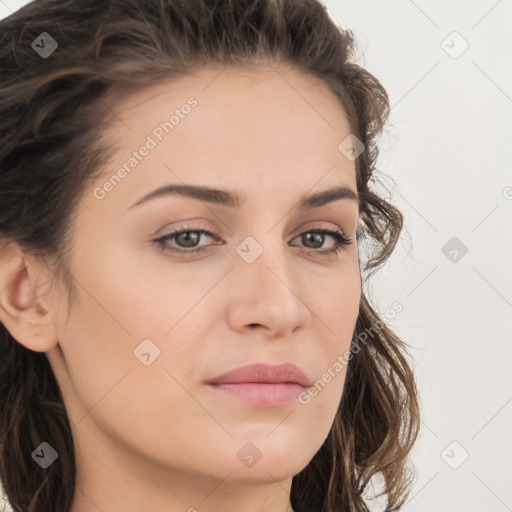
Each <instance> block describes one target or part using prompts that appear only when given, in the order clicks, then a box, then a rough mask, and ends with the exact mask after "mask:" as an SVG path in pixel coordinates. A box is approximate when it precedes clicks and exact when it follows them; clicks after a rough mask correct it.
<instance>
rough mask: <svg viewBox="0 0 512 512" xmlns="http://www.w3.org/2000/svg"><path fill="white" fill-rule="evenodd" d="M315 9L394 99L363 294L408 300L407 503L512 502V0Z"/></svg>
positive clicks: (443, 510) (497, 508) (494, 507)
mask: <svg viewBox="0 0 512 512" xmlns="http://www.w3.org/2000/svg"><path fill="white" fill-rule="evenodd" d="M84 1H86V0H84ZM26 3H27V2H26V1H24V0H0V17H4V16H7V15H8V14H10V13H11V11H14V10H16V9H18V8H19V7H21V6H22V5H24V4H26ZM323 3H324V4H325V5H326V6H327V7H328V9H329V12H330V14H331V16H332V18H333V19H334V21H335V22H336V23H337V24H338V25H340V26H341V27H342V28H348V29H351V30H352V31H353V32H354V34H355V35H356V38H357V40H358V42H359V48H360V53H359V56H358V62H359V63H360V64H362V65H363V66H364V67H366V68H367V69H368V70H369V71H370V72H371V73H372V74H374V75H375V76H376V77H377V78H378V79H379V80H380V81H381V83H382V84H383V85H384V87H385V88H386V89H387V91H388V93H389V95H390V103H391V106H392V110H391V117H390V123H389V125H388V128H387V130H386V132H385V133H384V135H383V137H382V139H381V150H380V156H379V161H378V170H379V172H380V177H381V181H382V182H383V183H384V184H386V185H387V186H388V188H389V190H390V196H391V201H392V202H393V203H394V204H396V205H397V206H398V207H399V208H400V209H401V211H402V212H403V214H404V216H405V229H404V232H403V235H402V238H401V241H400V242H399V244H398V246H397V249H396V251H395V253H394V254H393V256H392V257H391V259H390V260H389V262H388V263H387V264H386V265H385V266H384V267H383V268H382V269H381V270H380V271H379V272H378V273H377V274H376V275H375V276H374V277H373V281H372V285H371V290H367V293H369V294H370V298H371V300H372V302H373V304H374V306H375V307H376V309H378V310H379V311H381V312H383V311H386V310H388V309H389V308H390V307H391V305H392V304H393V303H394V302H396V301H399V302H400V303H401V304H402V305H403V310H402V311H401V312H400V313H399V314H398V315H397V316H396V317H395V318H394V319H392V320H390V321H389V323H390V326H391V327H392V328H393V329H394V330H395V331H396V332H397V333H398V334H399V335H400V336H401V337H402V339H404V340H405V341H406V342H407V343H408V344H409V345H410V346H411V347H412V348H411V354H412V356H413V359H414V361H415V369H416V374H417V377H418V383H419V387H420V392H421V405H422V412H423V420H422V432H421V435H420V439H419V441H418V443H417V445H416V448H415V450H414V452H413V458H412V462H413V463H414V466H415V468H416V470H415V471H416V482H415V485H414V487H413V489H412V492H411V496H410V499H409V501H408V502H407V504H406V506H405V507H404V509H403V510H404V511H405V512H434V511H435V512H473V511H475V512H476V511H478V512H484V511H485V512H505V511H507V510H512V485H511V484H512V469H511V461H512V441H511V434H512V377H511V374H512V372H511V367H512V348H511V346H512V345H511V339H512V270H511V267H512V157H511V156H510V155H511V153H510V147H511V145H512V122H511V120H512V0H500V1H496V0H485V1H484V0H482V1H476V0H473V1H471V2H467V1H466V2H463V1H452V2H446V1H441V0H430V1H428V2H427V1H426V0H422V1H420V0H417V1H413V0H391V1H387V2H383V1H379V0H351V1H341V0H323ZM453 32H457V33H458V34H453ZM466 44H468V45H469V46H468V48H467V49H466V50H465V51H464V52H463V53H461V51H462V50H463V49H464V47H465V45H466ZM459 53H460V55H459ZM453 237H456V238H457V239H458V241H457V242H456V243H457V244H459V247H456V246H454V247H450V246H449V247H448V248H447V249H446V250H445V252H446V253H447V254H448V256H446V255H445V254H444V253H443V251H442V249H443V247H444V246H445V244H447V242H448V241H449V240H450V239H452V238H453ZM460 244H464V245H465V246H466V247H467V253H465V254H463V253H462V252H461V250H460V247H461V245H460ZM454 250H455V251H456V253H455V252H453V251H454ZM454 258H456V260H455V261H452V260H453V259H454ZM454 442H455V444H453V443H454ZM465 456H467V459H466V460H464V457H465ZM463 460H464V461H463ZM375 509H376V510H377V509H378V507H375Z"/></svg>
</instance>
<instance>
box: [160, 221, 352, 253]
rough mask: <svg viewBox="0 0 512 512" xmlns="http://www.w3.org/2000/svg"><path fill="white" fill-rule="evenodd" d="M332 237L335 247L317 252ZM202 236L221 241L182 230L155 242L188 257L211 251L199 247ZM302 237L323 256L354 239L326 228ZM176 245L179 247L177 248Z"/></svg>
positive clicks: (204, 232)
mask: <svg viewBox="0 0 512 512" xmlns="http://www.w3.org/2000/svg"><path fill="white" fill-rule="evenodd" d="M326 235H327V236H328V237H331V238H332V239H333V240H334V246H333V247H331V248H330V249H324V250H317V249H319V248H320V247H321V246H322V245H324V243H325V237H326ZM202 236H206V237H209V238H215V239H217V240H219V238H218V235H216V234H215V233H212V232H210V231H207V230H206V229H202V228H195V227H190V228H181V229H177V230H175V231H172V232H171V233H168V234H166V235H163V236H161V237H159V238H157V239H155V240H153V242H154V243H155V244H156V245H157V246H158V247H159V248H160V249H161V250H162V251H164V252H171V253H175V254H181V255H185V256H186V255H188V254H197V253H201V252H205V251H207V250H208V249H209V247H210V246H199V247H198V246H197V244H198V243H199V242H200V240H201V238H202ZM299 237H301V240H302V242H303V243H305V244H312V247H307V248H309V249H312V250H313V252H315V253H319V254H321V255H330V254H335V253H338V252H339V251H341V250H342V248H343V246H345V245H349V244H351V243H352V239H351V238H349V237H347V236H346V235H345V234H344V233H343V232H342V231H338V230H332V229H325V228H312V229H309V230H306V231H303V232H302V233H301V234H300V235H297V236H296V237H295V238H294V240H295V239H297V238H299ZM170 241H174V242H173V243H174V244H175V246H172V245H169V244H168V242H170ZM176 245H177V246H178V247H176ZM214 245H221V244H220V243H216V244H214Z"/></svg>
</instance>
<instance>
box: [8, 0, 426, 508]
mask: <svg viewBox="0 0 512 512" xmlns="http://www.w3.org/2000/svg"><path fill="white" fill-rule="evenodd" d="M0 28H1V30H0V34H1V36H0V37H1V39H2V41H1V43H2V44H1V45H0V47H1V48H2V49H1V50H0V51H1V57H0V69H1V71H2V76H3V77H4V78H3V80H2V85H1V90H0V124H1V132H0V134H1V141H0V142H1V144H0V190H1V204H0V235H1V240H2V246H1V251H0V290H2V293H1V295H0V321H1V322H2V324H1V325H0V328H1V331H0V333H1V340H0V351H1V362H2V364H1V369H0V371H1V376H0V377H1V378H0V386H1V388H0V413H1V420H0V445H1V451H0V480H1V481H2V483H3V486H4V488H5V492H6V495H7V498H8V500H9V502H10V504H11V506H12V507H13V509H14V510H16V511H30V512H35V511H46V510H48V511H49V510H51V511H55V510H58V511H66V512H68V511H70V512H89V511H93V510H94V511H97V510H102V511H105V512H107V511H108V512H117V511H121V510H123V511H125V512H132V511H141V510H151V511H152V512H159V511H164V510H165V511H166V512H169V511H178V510H179V511H182V510H183V511H184V510H188V511H189V512H192V511H199V512H209V511H211V512H213V511H223V512H230V511H235V510H236V511H240V510H243V511H244V512H253V511H254V512H256V511H263V510H264V511H271V512H284V511H286V510H288V511H289V510H293V511H295V512H303V511H328V512H334V511H336V512H338V511H340V510H343V511H349V510H357V511H365V510H368V505H367V503H368V502H367V492H368V487H369V485H368V484H369V482H370V481H372V479H373V477H378V476H382V477H383V479H382V481H383V489H382V492H383V496H385V498H386V500H387V508H386V510H398V509H399V508H400V506H401V505H402V504H403V503H404V501H405V499H406V497H407V494H408V491H409V486H410V481H411V477H410V474H409V471H408V468H407V463H408V455H409V452H410V450H411V448H412V446H413V444H414V442H415V439H416V437H417V433H418V427H419V410H418V398H417V391H416V386H415V381H414V375H413V373H412V371H411V368H410V366H409V363H408V361H407V352H406V345H405V343H404V342H402V341H401V340H400V339H399V338H398V337H397V336H396V335H395V334H394V333H393V332H392V331H391V330H390V329H389V328H388V327H387V326H386V325H385V323H384V322H383V321H382V319H381V318H380V317H379V314H378V313H377V312H376V311H375V310H374V309H373V308H372V307H371V305H370V302H369V300H368V299H367V297H366V296H365V294H364V292H363V290H362V283H363V282H364V279H363V278H362V272H365V271H367V272H368V275H367V276H366V278H367V277H368V276H369V275H371V273H372V272H374V271H375V270H376V269H377V268H378V267H380V266H381V265H382V264H383V263H384V262H385V260H386V259H387V258H388V257H389V255H390V254H391V252H392V250H393V248H394V246H395V244H396V242H397V239H398V237H399V234H400V230H401V227H402V216H401V214H400V212H399V211H398V210H397V209H396V208H395V207H394V206H392V205H391V204H389V203H388V202H387V201H386V200H384V199H383V198H381V197H379V196H378V195H377V194H376V193H375V192H373V191H372V190H371V188H370V181H371V179H375V176H374V169H375V162H376V158H377V155H378V148H377V145H376V140H377V138H378V136H379V135H380V133H381V131H382V129H383V126H384V124H385V122H386V120H387V116H388V113H389V103H388V96H387V94H386V91H385V90H384V88H383V87H382V85H381V84H380V83H379V81H378V80H377V79H376V78H375V77H373V76H372V75H371V74H369V73H368V72H367V71H366V70H364V69H363V68H361V67H360V66H358V65H357V64H356V63H355V62H353V55H354V46H355V41H354V39H353V35H352V33H351V32H349V31H341V30H340V29H339V28H338V27H336V25H335V24H334V23H333V22H332V20H331V19H330V18H329V16H328V14H327V12H326V9H325V7H324V6H323V5H322V4H320V3H319V2H318V1H317V0H301V1H297V0H293V1H292V0H243V1H240V0H237V1H234V0H223V1H216V2H213V1H210V0H146V1H144V2H139V1H137V0H112V1H110V2H108V4H107V3H105V2H104V1H102V2H100V1H98V0H90V1H88V2H74V1H71V0H67V1H65V0H38V1H35V2H33V3H31V4H28V5H27V6H25V7H24V8H22V9H20V10H19V11H17V12H16V13H14V14H13V15H12V16H10V17H8V18H7V19H5V20H3V21H2V22H0ZM364 247H366V248H371V249H372V252H371V253H370V254H369V255H368V258H367V259H366V260H364V261H363V258H362V250H363V248H364Z"/></svg>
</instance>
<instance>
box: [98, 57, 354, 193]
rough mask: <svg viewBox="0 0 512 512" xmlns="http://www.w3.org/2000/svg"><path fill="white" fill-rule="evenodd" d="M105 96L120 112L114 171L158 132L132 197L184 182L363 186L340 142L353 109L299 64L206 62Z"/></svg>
mask: <svg viewBox="0 0 512 512" xmlns="http://www.w3.org/2000/svg"><path fill="white" fill-rule="evenodd" d="M191 99H193V104H194V106H193V107H190V105H191V104H192V103H191ZM106 102H107V104H108V106H109V108H110V109H111V111H112V112H114V113H115V118H114V120H113V122H111V123H109V125H108V127H107V130H106V136H107V137H108V136H109V135H110V136H114V137H115V139H116V140H117V141H118V143H119V148H120V150H119V152H118V154H117V155H116V158H115V161H113V162H111V163H110V165H109V166H108V169H106V172H105V175H104V176H105V177H107V178H108V175H109V173H110V174H112V172H113V171H114V170H115V168H116V167H120V166H122V165H123V164H126V162H127V161H128V160H129V159H130V158H131V159H133V156H132V155H133V152H134V151H135V150H137V148H140V147H142V146H143V145H144V144H145V142H147V141H148V140H149V139H151V141H152V143H153V146H154V148H152V150H151V151H150V152H146V153H148V154H147V156H144V158H143V159H142V160H141V161H140V162H136V163H137V166H136V167H137V168H136V172H130V177H129V180H126V181H129V182H130V183H129V184H127V185H124V184H123V189H124V193H128V194H129V195H130V197H132V196H133V194H135V193H138V192H141V191H142V192H144V191H147V190H149V188H150V187H152V186H155V187H156V186H161V185H163V184H164V183H165V182H167V183H168V182H178V183H179V182H180V181H182V182H186V183H188V184H193V185H206V186H217V185H220V184H222V185H229V186H227V187H226V186H225V187H224V188H231V189H235V188H244V189H248V190H253V191H254V190H255V187H257V188H258V189H259V190H268V191H269V192H270V191H271V190H274V191H275V190H283V189H286V190H290V191H291V192H293V191H294V188H297V194H299V195H302V194H303V193H304V187H306V188H308V189H309V188H312V187H314V185H315V183H317V182H319V181H320V180H323V183H320V185H325V186H331V185H332V186H334V185H339V184H340V183H342V184H346V185H352V188H353V189H354V190H355V165H354V162H351V161H349V160H348V159H347V158H346V157H345V156H344V155H343V154H342V152H340V150H339V145H340V143H341V142H342V141H343V140H344V139H345V138H346V137H347V136H348V135H349V134H350V126H349V123H348V120H347V117H346V114H345V112H344V109H343V108H342V106H341V104H340V102H339V100H338V98H337V97H336V96H335V94H334V93H333V92H332V91H331V89H330V88H329V87H328V85H327V84H325V83H324V82H323V81H321V80H320V79H318V78H316V77H313V76H311V75H306V74H304V73H302V72H300V71H298V70H296V69H293V68H276V69H274V68H273V67H272V66H260V67H257V68H254V67H251V68H248V67H244V68H223V67H209V68H203V69H199V70H196V71H194V73H190V74H186V75H181V76H179V77H176V78H173V79H168V80H165V81H161V82H159V83H155V84H153V85H151V86H150V87H144V88H139V89H133V88H132V89H126V91H125V92H124V93H123V94H120V93H119V91H118V93H117V94H111V95H110V96H107V97H106ZM185 107H186V108H185ZM173 118H174V119H173ZM171 121H172V123H171ZM169 171H172V174H171V173H170V172H169ZM324 188H325V187H324ZM274 193H275V192H274ZM140 195H142V194H141V193H139V196H140Z"/></svg>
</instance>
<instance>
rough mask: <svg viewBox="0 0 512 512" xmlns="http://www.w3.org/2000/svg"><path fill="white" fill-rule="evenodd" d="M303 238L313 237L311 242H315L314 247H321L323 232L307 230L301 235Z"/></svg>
mask: <svg viewBox="0 0 512 512" xmlns="http://www.w3.org/2000/svg"><path fill="white" fill-rule="evenodd" d="M302 236H303V240H304V239H306V240H308V239H313V242H314V243H316V245H315V248H318V247H321V246H322V244H323V239H324V234H323V233H317V232H309V233H305V234H303V235H302Z"/></svg>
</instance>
